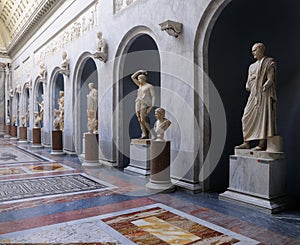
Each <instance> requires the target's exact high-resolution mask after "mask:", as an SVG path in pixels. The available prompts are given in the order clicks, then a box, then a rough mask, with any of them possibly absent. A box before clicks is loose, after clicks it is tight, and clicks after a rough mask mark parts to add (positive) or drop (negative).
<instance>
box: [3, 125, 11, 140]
mask: <svg viewBox="0 0 300 245" xmlns="http://www.w3.org/2000/svg"><path fill="white" fill-rule="evenodd" d="M4 138H5V139H9V138H10V125H5V135H4Z"/></svg>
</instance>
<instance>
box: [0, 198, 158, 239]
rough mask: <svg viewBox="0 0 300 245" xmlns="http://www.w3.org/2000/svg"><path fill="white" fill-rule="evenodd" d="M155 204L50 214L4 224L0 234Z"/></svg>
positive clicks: (141, 201)
mask: <svg viewBox="0 0 300 245" xmlns="http://www.w3.org/2000/svg"><path fill="white" fill-rule="evenodd" d="M154 203H155V202H154V201H153V200H151V199H149V198H141V199H138V200H130V201H124V202H119V203H114V204H108V205H103V206H97V207H92V208H86V209H81V210H75V211H69V212H63V213H56V214H50V215H47V216H40V217H34V218H29V219H23V220H16V221H11V222H2V223H1V224H0V234H5V233H10V232H15V231H21V230H26V229H31V228H36V227H40V226H46V225H51V224H57V223H62V222H68V221H72V220H77V219H83V218H88V217H93V216H97V215H101V214H107V213H113V212H117V211H121V210H124V209H130V208H136V207H140V206H145V205H149V204H154Z"/></svg>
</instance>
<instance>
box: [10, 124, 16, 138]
mask: <svg viewBox="0 0 300 245" xmlns="http://www.w3.org/2000/svg"><path fill="white" fill-rule="evenodd" d="M10 135H11V138H10V139H11V140H18V127H17V126H10Z"/></svg>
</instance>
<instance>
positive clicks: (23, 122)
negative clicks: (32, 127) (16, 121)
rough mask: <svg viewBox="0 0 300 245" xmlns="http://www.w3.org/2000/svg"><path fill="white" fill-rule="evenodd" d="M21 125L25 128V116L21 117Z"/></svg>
mask: <svg viewBox="0 0 300 245" xmlns="http://www.w3.org/2000/svg"><path fill="white" fill-rule="evenodd" d="M21 125H22V127H25V125H26V117H25V116H21Z"/></svg>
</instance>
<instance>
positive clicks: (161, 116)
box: [154, 108, 171, 141]
mask: <svg viewBox="0 0 300 245" xmlns="http://www.w3.org/2000/svg"><path fill="white" fill-rule="evenodd" d="M155 118H156V122H155V124H154V131H155V133H156V141H164V135H165V131H166V130H167V128H168V127H169V126H170V125H171V122H170V121H169V120H168V119H167V118H165V109H163V108H157V109H156V110H155Z"/></svg>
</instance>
